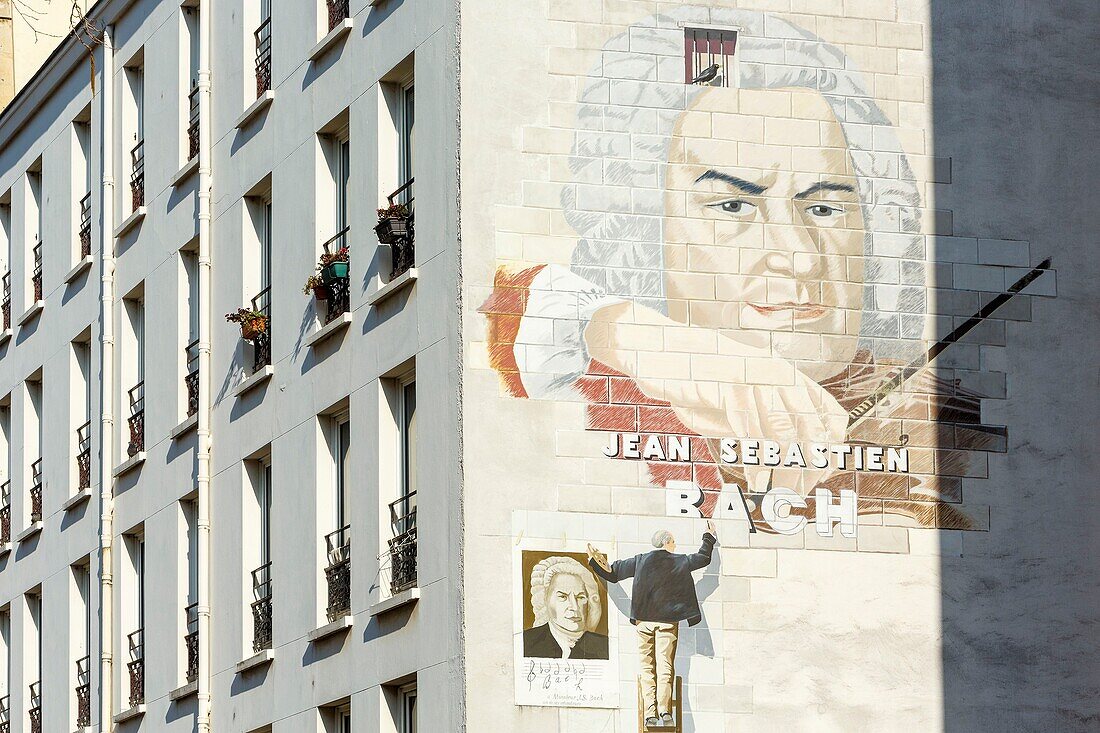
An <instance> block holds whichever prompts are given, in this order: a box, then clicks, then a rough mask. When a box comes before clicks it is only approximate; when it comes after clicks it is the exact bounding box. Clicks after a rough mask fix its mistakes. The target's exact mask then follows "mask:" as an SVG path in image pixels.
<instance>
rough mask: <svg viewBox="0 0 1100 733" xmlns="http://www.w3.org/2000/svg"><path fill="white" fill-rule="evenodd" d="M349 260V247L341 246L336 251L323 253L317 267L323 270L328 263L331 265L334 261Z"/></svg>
mask: <svg viewBox="0 0 1100 733" xmlns="http://www.w3.org/2000/svg"><path fill="white" fill-rule="evenodd" d="M348 260H349V253H348V248H347V247H341V248H340V249H338V250H336V251H335V252H324V253H322V255H321V259H320V261H318V263H317V269H318V270H322V269H324V268H325V266H326V265H331V264H332V263H333V262H347V261H348Z"/></svg>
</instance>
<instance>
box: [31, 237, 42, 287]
mask: <svg viewBox="0 0 1100 733" xmlns="http://www.w3.org/2000/svg"><path fill="white" fill-rule="evenodd" d="M31 256H32V258H33V259H34V269H33V270H32V271H31V288H32V289H33V290H34V299H35V300H42V243H41V242H39V243H38V244H36V245H34V249H33V250H31Z"/></svg>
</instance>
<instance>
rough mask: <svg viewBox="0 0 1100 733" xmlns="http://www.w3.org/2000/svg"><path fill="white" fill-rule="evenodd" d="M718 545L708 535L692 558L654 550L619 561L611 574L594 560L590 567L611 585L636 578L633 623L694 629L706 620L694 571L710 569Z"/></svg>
mask: <svg viewBox="0 0 1100 733" xmlns="http://www.w3.org/2000/svg"><path fill="white" fill-rule="evenodd" d="M715 542H717V539H715V537H714V535H712V534H711V533H710V532H707V533H705V534H704V535H703V545H702V546H701V547H700V548H699V551H698V552H696V553H694V554H692V555H678V554H676V553H674V552H669V551H668V550H653V551H652V552H647V553H645V554H643V555H635V556H634V557H630V558H627V559H625V560H616V561H615V562H614V563H612V564H611V572H607V571H606V570H604V569H603V568H601V567H600V566H599V564H597V563H596V561H595V560H589V561H588V565H589V567H591V568H592V572H594V573H596V575H599V576H600V577H601V578H603V579H604V580H606V581H608V582H610V583H618V582H619V581H620V580H625V579H626V578H634V589H633V591H632V592H631V594H630V595H631V598H630V623H632V624H637V623H638V622H639V621H651V622H656V623H665V624H675V623H679V622H680V621H687V622H688V626H694V625H695V624H697V623H699V622H700V621H702V620H703V612H702V611H701V610H700V609H699V598H698V596H696V595H695V580H694V579H693V578H692V577H691V571H692V570H699V569H701V568H705V567H706V566H707V565H710V556H711V553H712V552H713V551H714V543H715Z"/></svg>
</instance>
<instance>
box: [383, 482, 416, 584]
mask: <svg viewBox="0 0 1100 733" xmlns="http://www.w3.org/2000/svg"><path fill="white" fill-rule="evenodd" d="M390 527H391V528H392V529H393V539H391V540H390V541H389V565H390V592H391V593H400V592H401V591H403V590H405V589H406V588H411V587H413V586H415V585H416V492H415V491H412V492H410V493H408V494H406V495H404V496H402V497H401V498H400V499H398V500H397V501H394V502H391V503H390Z"/></svg>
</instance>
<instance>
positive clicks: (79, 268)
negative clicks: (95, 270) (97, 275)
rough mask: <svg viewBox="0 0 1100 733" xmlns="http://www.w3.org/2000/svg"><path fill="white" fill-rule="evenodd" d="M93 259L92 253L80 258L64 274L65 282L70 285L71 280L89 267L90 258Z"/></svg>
mask: <svg viewBox="0 0 1100 733" xmlns="http://www.w3.org/2000/svg"><path fill="white" fill-rule="evenodd" d="M93 259H95V258H94V257H93V256H92V255H85V256H84V257H81V258H80V261H79V262H77V263H76V266H75V267H74V268H73V269H71V270H69V274H68V275H66V276H65V284H66V285H72V284H73V282H74V281H75V280H76V279H77V278H78V277H80V276H81V275H83V274H84V273H85V271H87V270H88V269H90V268H91V266H92V260H93Z"/></svg>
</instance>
